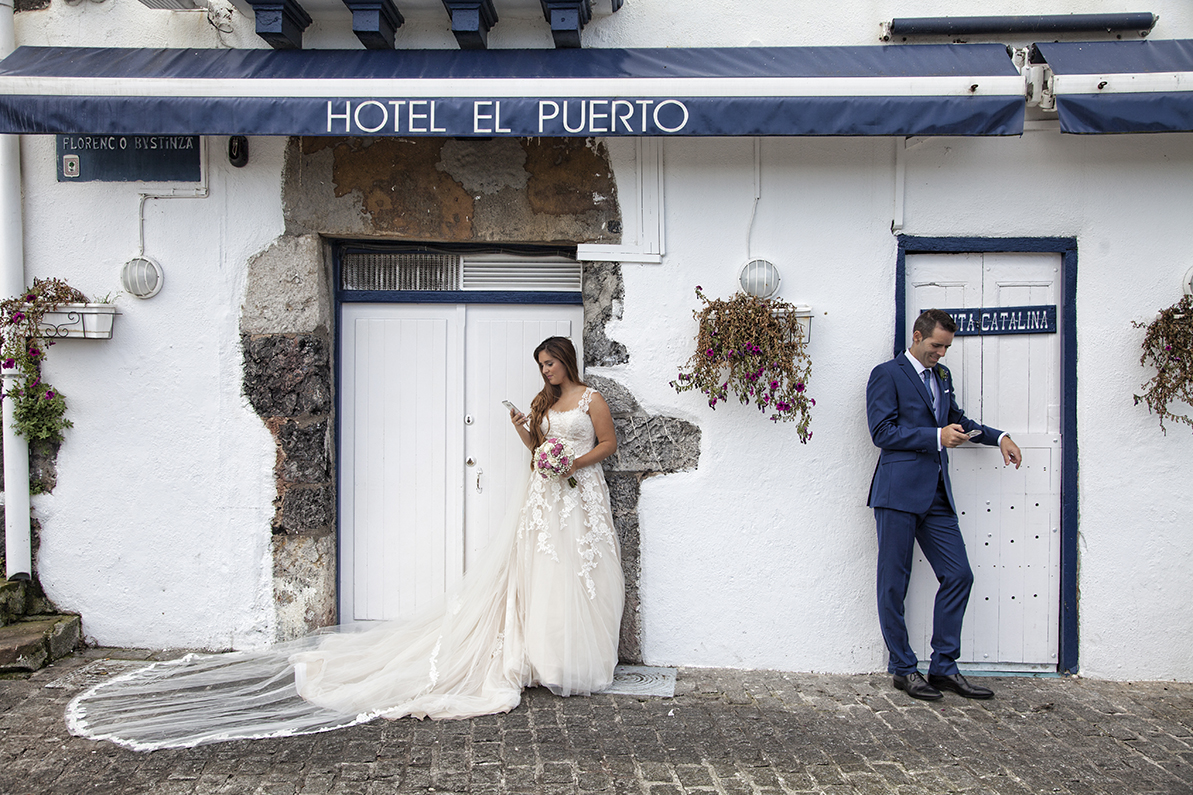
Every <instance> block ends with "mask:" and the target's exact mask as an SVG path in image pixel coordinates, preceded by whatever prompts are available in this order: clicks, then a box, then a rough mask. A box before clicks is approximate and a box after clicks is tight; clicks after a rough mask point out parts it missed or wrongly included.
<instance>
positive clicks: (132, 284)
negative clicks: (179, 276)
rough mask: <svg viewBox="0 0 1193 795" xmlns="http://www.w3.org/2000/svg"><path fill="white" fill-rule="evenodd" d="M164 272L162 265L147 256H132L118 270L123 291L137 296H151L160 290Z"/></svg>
mask: <svg viewBox="0 0 1193 795" xmlns="http://www.w3.org/2000/svg"><path fill="white" fill-rule="evenodd" d="M164 280H165V274H164V273H163V272H162V266H161V265H158V264H157V262H155V261H154V260H152V259H150V258H149V257H144V256H142V257H133V258H132V259H130V260H129V261H128V262H126V263H124V267H123V268H122V269H121V270H120V283H121V284H123V285H124V291H125V292H126V293H128V294H129V295H132V296H135V297H137V298H152V297H153V296H155V295H157V294H158V293H159V292H161V289H162V282H163V281H164Z"/></svg>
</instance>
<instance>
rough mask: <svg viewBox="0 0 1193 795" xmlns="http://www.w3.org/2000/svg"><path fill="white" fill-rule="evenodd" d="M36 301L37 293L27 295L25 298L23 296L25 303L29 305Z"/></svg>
mask: <svg viewBox="0 0 1193 795" xmlns="http://www.w3.org/2000/svg"><path fill="white" fill-rule="evenodd" d="M36 300H37V293H29V294H28V295H27V296H25V302H26V303H29V304H31V303H33V302H34V301H36Z"/></svg>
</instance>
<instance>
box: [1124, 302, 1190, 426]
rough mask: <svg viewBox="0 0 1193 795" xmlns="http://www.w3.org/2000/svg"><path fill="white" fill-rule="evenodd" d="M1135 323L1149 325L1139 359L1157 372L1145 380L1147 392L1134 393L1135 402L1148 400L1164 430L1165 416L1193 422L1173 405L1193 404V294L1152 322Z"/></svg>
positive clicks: (1169, 419) (1148, 405)
mask: <svg viewBox="0 0 1193 795" xmlns="http://www.w3.org/2000/svg"><path fill="white" fill-rule="evenodd" d="M1134 325H1135V327H1136V328H1145V329H1147V332H1146V333H1145V334H1144V337H1143V355H1142V356H1140V357H1139V363H1140V364H1141V365H1143V366H1144V367H1146V366H1147V365H1149V364H1150V365H1151V366H1152V367H1155V368H1156V374H1155V375H1154V376H1152V377H1151V379H1149V380H1148V381H1146V382H1144V383H1143V385H1142V386H1143V394H1142V395H1135V396H1134V397H1135V405H1137V406H1138V405H1139V404H1140V403H1144V404H1146V405H1147V408H1148V411H1150V412H1151V413H1152V414H1155V415H1157V416H1158V417H1159V418H1160V430H1161V431H1163V432H1164V433H1167V432H1168V429H1167V428H1165V427H1164V422H1165V420H1167V421H1169V422H1179V423H1183V424H1185V425H1189V426H1193V417H1190V416H1188V415H1186V414H1176V413H1174V412H1172V411H1171V410H1170V409H1169V406H1170V405H1172V404H1178V405H1179V404H1181V403H1183V404H1185V405H1186V406H1191V405H1193V296H1189V295H1186V296H1185V297H1184V298H1182V299H1181V300H1180V301H1178V302H1177V303H1175V304H1173V305H1172V306H1170V307H1168V308H1167V309H1164V310H1161V311H1160V314H1159V315H1158V316H1157V317H1156V319H1155V320H1153V321H1152V322H1151V323H1148V324H1146V325H1145V324H1143V323H1134Z"/></svg>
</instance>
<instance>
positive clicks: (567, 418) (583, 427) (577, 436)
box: [542, 387, 596, 456]
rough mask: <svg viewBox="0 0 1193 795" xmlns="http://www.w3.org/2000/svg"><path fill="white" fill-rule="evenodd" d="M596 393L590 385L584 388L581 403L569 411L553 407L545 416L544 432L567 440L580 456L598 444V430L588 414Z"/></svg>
mask: <svg viewBox="0 0 1193 795" xmlns="http://www.w3.org/2000/svg"><path fill="white" fill-rule="evenodd" d="M595 394H596V390H595V389H593V388H592V387H589V388H588V389H586V390H584V395H583V396H582V397H581V398H580V403H579V404H578V405H577V406H576V407H575V408H574V409H568V410H567V411H555V410H554V409H552V410H551V411H550V412H548V414H547V416H546V417H544V418H543V426H542V428H543V433H545V434H546V435H547V436H556V437H559V438H560V439H563V440H565V441H567V443H568V444H570V445H571V446H572V450H573V451H575V453H576V455H578V456H580V455H584V454H585V453H587V452H588V451H589V450H591V449H592V448H593V447H594V446H596V430H595V429H594V428H593V427H592V419H591V418H590V417H589V416H588V407H589V405H590V404H591V403H592V396H593V395H595Z"/></svg>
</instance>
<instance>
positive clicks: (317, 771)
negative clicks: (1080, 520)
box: [0, 650, 1193, 795]
mask: <svg viewBox="0 0 1193 795" xmlns="http://www.w3.org/2000/svg"><path fill="white" fill-rule="evenodd" d="M101 653H102V652H97V651H96V650H92V651H90V652H88V653H86V654H85V655H76V656H75V657H72V658H67V659H65V660H60V661H59V662H57V663H55V664H54V665H53V666H52V667H50V668H47V669H45V670H43V671H40V672H38V673H37V674H35V675H33V676H32V677H30V678H28V679H24V680H7V681H0V793H4V794H5V795H25V794H26V793H68V794H69V795H84V794H85V793H142V792H145V793H179V794H181V793H246V794H247V793H286V794H287V795H289V794H290V793H368V794H371V793H392V792H398V793H418V792H421V793H431V792H434V793H437V794H441V793H548V795H571V794H572V793H577V794H579V793H603V794H605V795H630V794H631V793H632V794H633V795H679V794H680V793H722V794H723V795H747V793H755V794H759V795H760V794H762V793H766V794H767V795H779V793H793V792H816V793H901V794H903V795H912V794H913V793H944V792H964V793H975V794H976V793H1032V794H1034V793H1074V794H1077V793H1081V794H1084V793H1123V794H1124V795H1142V794H1143V793H1193V684H1185V683H1171V682H1158V683H1157V682H1145V683H1125V682H1100V681H1091V680H1084V679H1067V680H1066V679H1029V678H997V679H983V680H982V681H983V683H985V684H989V685H990V686H991V687H994V688H995V689H996V692H997V696H996V697H995V698H994V699H993V700H991V701H986V702H973V701H965V700H963V699H961V698H959V697H956V696H954V695H952V694H946V695H945V699H944V701H942V702H937V703H935V704H932V703H925V702H917V701H912V700H911V699H909V698H908V697H907V696H906V695H905V694H903V693H901V692H898V691H896V690H894V689H892V687H891V684H890V678H889V677H887V676H880V675H877V674H875V675H860V676H828V675H818V674H792V673H778V672H772V671H726V670H708V669H686V668H685V669H681V670H680V672H679V680H678V685H677V689H676V695H675V697H674V698H668V699H664V698H641V697H630V696H593V697H589V698H570V699H561V698H556V697H554V696H552V695H551V694H550V693H549V692H546V691H543V690H531V691H528V692H527V693H526V695H525V698H524V700H523V703H522V706H521V707H519V708H518V709H517V710H515V711H514V712H512V713H510V714H508V715H498V716H489V717H485V718H479V719H475V720H468V721H444V722H439V723H436V722H431V721H425V722H419V721H415V720H411V719H405V720H400V721H384V720H380V721H375V722H373V723H371V724H367V725H364V726H357V727H353V728H350V729H345V730H341V731H337V732H330V733H327V734H320V735H313V736H307V737H295V738H288V739H280V740H256V741H239V742H232V743H220V744H215V745H208V746H203V747H200V748H196V749H191V750H178V751H155V752H153V753H137V752H134V751H128V750H125V749H122V748H119V747H117V746H115V745H112V744H110V743H101V742H93V741H89V740H82V739H79V738H76V737H71V736H70V735H68V734H67V732H66V728H65V726H64V725H63V722H62V712H63V708H64V707H65V705H66V702H67V701H68V700H69V699H70V697H71V696H72V695H73V694H74V693H75V692H77V691H78V689H79V687H80V684H81V681H82V677H81V675H80V673H79V670H80V668H81V667H82V666H84V665H86V664H88V663H90V662H92V661H93V660H95V659H97V657H98V655H99V654H101ZM72 672H75V674H74V676H72V675H71V674H72ZM47 685H50V686H49V687H47Z"/></svg>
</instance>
